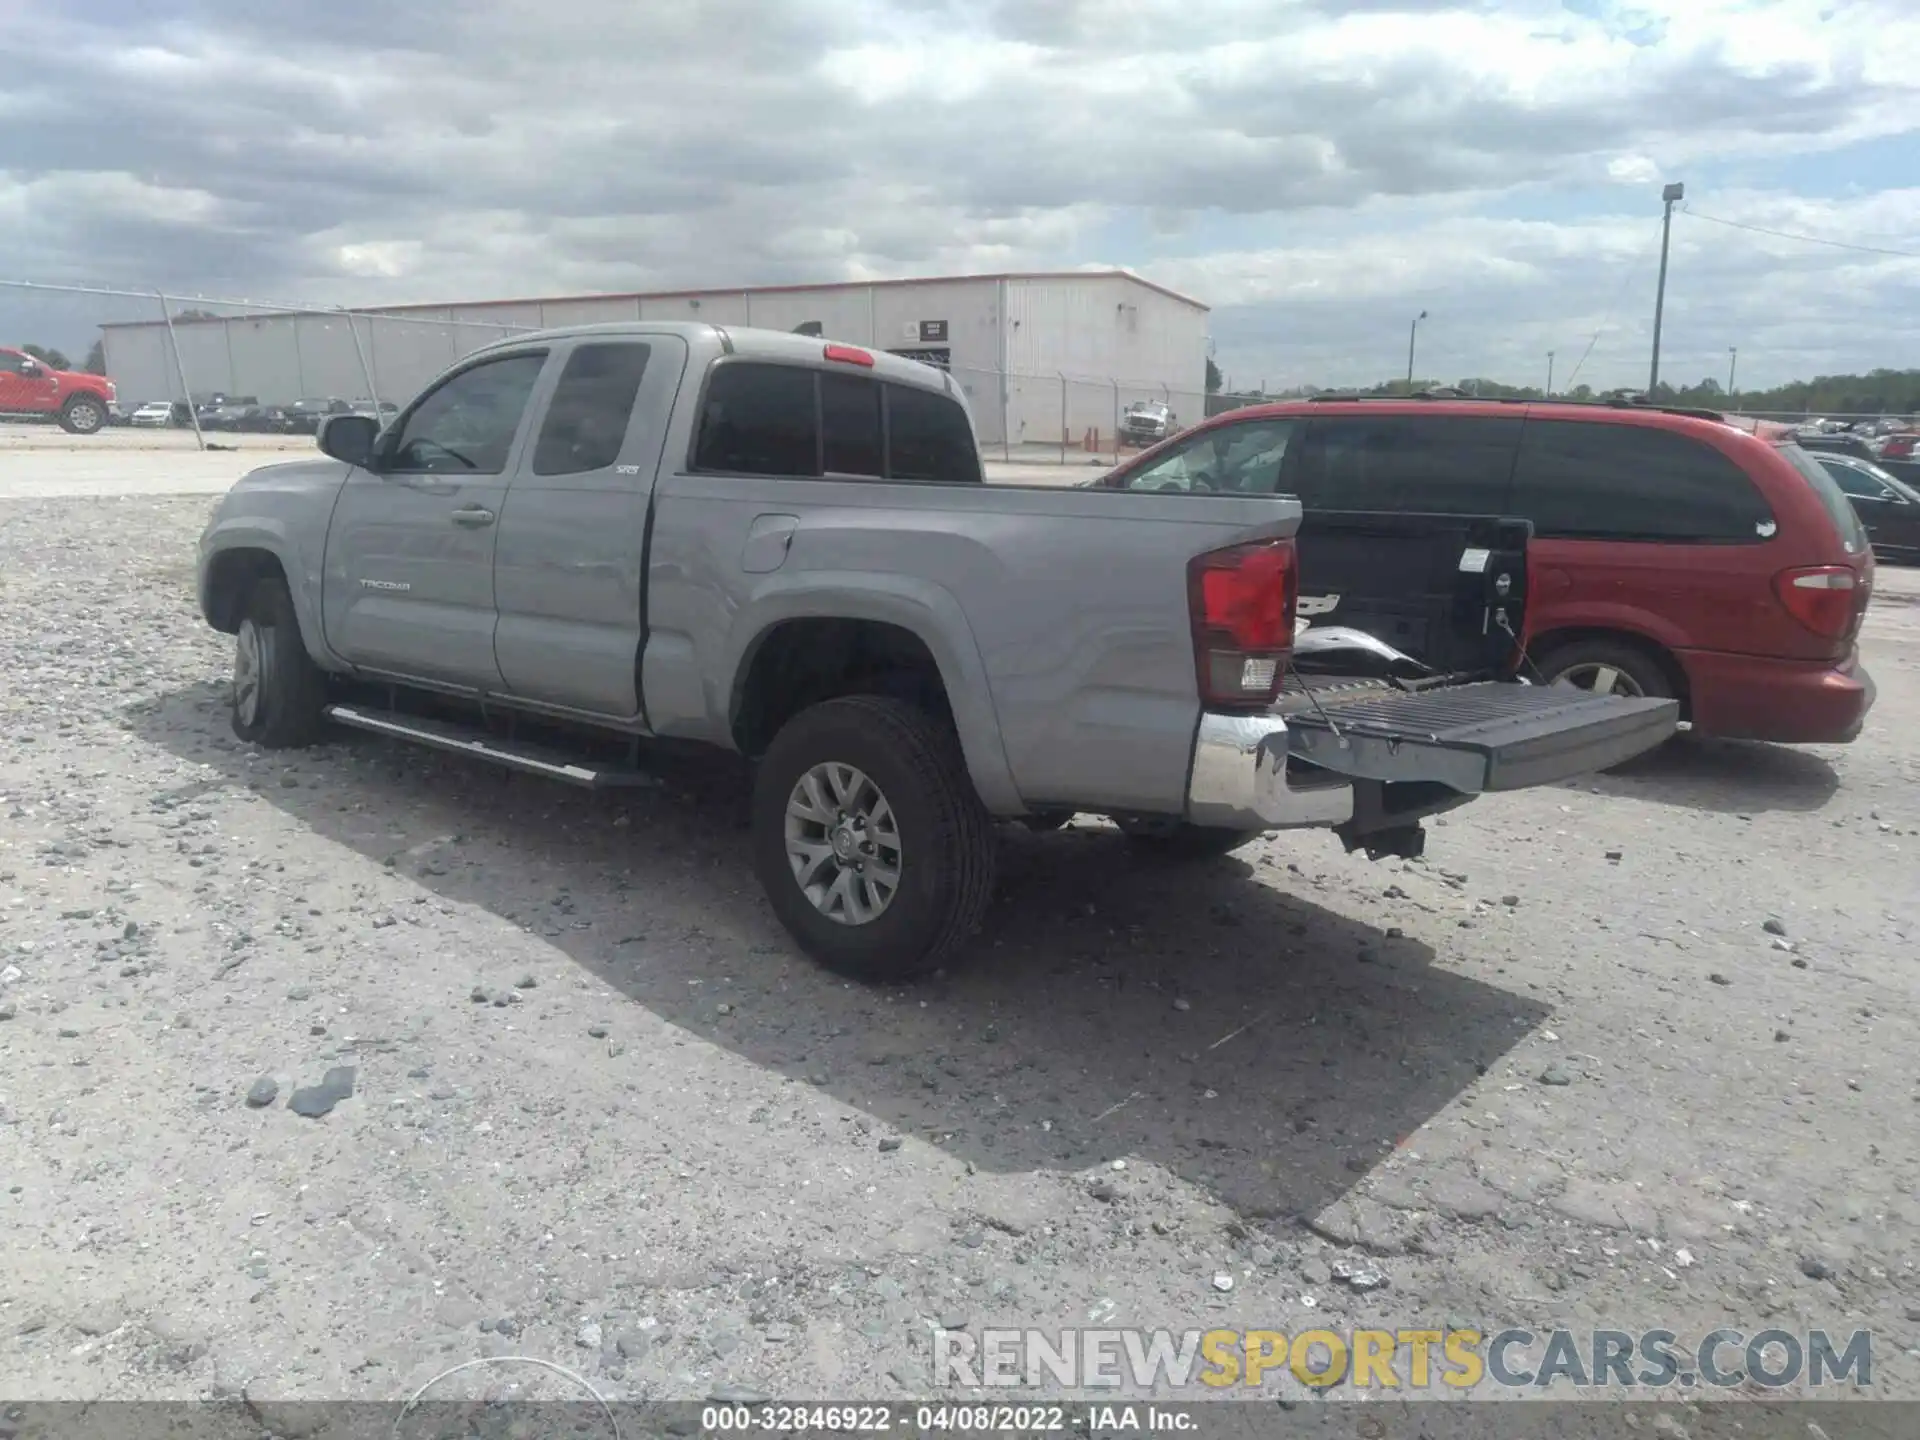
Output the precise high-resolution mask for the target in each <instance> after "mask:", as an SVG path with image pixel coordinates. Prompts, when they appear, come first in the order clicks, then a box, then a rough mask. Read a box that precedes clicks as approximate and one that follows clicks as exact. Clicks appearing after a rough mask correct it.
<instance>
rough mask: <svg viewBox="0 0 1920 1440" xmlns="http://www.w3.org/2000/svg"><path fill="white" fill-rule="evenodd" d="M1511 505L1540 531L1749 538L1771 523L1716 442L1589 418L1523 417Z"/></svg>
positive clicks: (1713, 540) (1698, 539)
mask: <svg viewBox="0 0 1920 1440" xmlns="http://www.w3.org/2000/svg"><path fill="white" fill-rule="evenodd" d="M1811 463H1812V462H1811V461H1809V464H1811ZM1829 483H1831V482H1829ZM1841 503H1842V504H1843V505H1844V504H1845V501H1844V499H1843V500H1842V501H1841ZM1513 511H1514V513H1515V514H1516V515H1523V516H1525V517H1526V518H1527V519H1529V520H1531V521H1533V526H1534V534H1535V535H1537V536H1539V537H1540V538H1541V539H1557V540H1622V541H1634V540H1639V541H1651V542H1664V543H1667V544H1695V545H1738V544H1746V545H1754V544H1759V543H1760V542H1761V541H1764V540H1766V539H1768V538H1770V537H1771V536H1772V535H1773V533H1774V528H1775V520H1774V516H1773V510H1772V508H1771V507H1770V506H1769V505H1768V504H1767V501H1766V497H1765V496H1763V495H1762V494H1761V493H1760V491H1759V489H1758V488H1757V487H1756V486H1755V485H1754V483H1753V481H1752V480H1751V479H1750V478H1749V477H1748V476H1747V473H1746V472H1745V471H1744V470H1742V469H1741V468H1740V467H1739V465H1737V464H1736V463H1734V461H1733V460H1732V459H1730V458H1729V457H1728V456H1727V455H1726V454H1724V453H1723V452H1721V451H1720V450H1718V449H1715V448H1714V447H1713V446H1711V445H1709V444H1707V443H1706V442H1705V441H1703V440H1700V439H1697V438H1695V437H1694V436H1691V435H1685V434H1681V433H1678V432H1676V431H1673V430H1667V429H1663V428H1659V427H1656V426H1652V425H1638V424H1627V423H1618V422H1615V423H1609V422H1606V421H1598V420H1594V421H1589V420H1549V419H1537V418H1529V419H1528V420H1527V422H1526V428H1525V431H1524V432H1523V434H1522V436H1521V441H1520V458H1519V463H1518V465H1517V466H1516V468H1515V471H1514V487H1513Z"/></svg>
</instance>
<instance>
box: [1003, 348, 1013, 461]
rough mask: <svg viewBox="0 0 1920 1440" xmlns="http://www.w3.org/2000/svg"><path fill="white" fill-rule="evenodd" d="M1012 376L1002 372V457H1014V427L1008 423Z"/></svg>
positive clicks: (1008, 458) (1005, 458)
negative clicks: (1008, 396)
mask: <svg viewBox="0 0 1920 1440" xmlns="http://www.w3.org/2000/svg"><path fill="white" fill-rule="evenodd" d="M1011 378H1012V377H1011V376H1010V375H1008V374H1007V372H1006V371H1004V370H1002V371H1001V372H1000V458H1001V459H1002V460H1012V459H1013V427H1012V426H1011V425H1010V424H1009V423H1008V420H1007V415H1008V407H1007V382H1008V381H1009V380H1010V379H1011Z"/></svg>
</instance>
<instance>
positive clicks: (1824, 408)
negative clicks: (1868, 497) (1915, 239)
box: [1207, 361, 1920, 416]
mask: <svg viewBox="0 0 1920 1440" xmlns="http://www.w3.org/2000/svg"><path fill="white" fill-rule="evenodd" d="M1218 378H1219V372H1218V371H1217V370H1216V369H1215V368H1214V365H1213V362H1212V361H1208V362H1207V379H1208V381H1209V383H1210V384H1212V382H1214V381H1215V380H1216V379H1218ZM1213 388H1214V389H1215V390H1218V389H1219V388H1220V387H1219V386H1218V385H1214V386H1213ZM1436 390H1439V391H1453V392H1456V393H1458V394H1460V395H1462V396H1466V397H1474V396H1478V397H1482V398H1485V399H1489V400H1545V399H1547V398H1549V397H1548V395H1547V392H1546V391H1545V390H1544V389H1543V388H1541V387H1540V386H1537V385H1506V384H1502V383H1501V382H1500V381H1498V380H1488V379H1486V378H1484V377H1478V376H1474V377H1468V378H1466V379H1463V380H1456V381H1453V382H1451V383H1449V382H1447V381H1444V380H1422V379H1416V380H1415V381H1414V382H1413V383H1412V384H1411V385H1409V384H1408V383H1407V382H1406V381H1405V380H1383V381H1381V382H1380V383H1379V384H1377V385H1372V386H1367V387H1365V388H1362V389H1359V390H1357V391H1356V390H1354V389H1351V388H1344V389H1343V388H1340V387H1328V386H1321V385H1299V386H1295V387H1293V388H1292V389H1289V390H1283V391H1277V392H1273V393H1263V394H1256V395H1248V394H1245V393H1240V394H1235V395H1232V396H1226V395H1222V397H1221V398H1222V399H1229V400H1232V401H1237V402H1239V403H1240V404H1250V403H1254V402H1257V401H1259V400H1263V399H1265V400H1299V399H1309V398H1311V397H1312V396H1314V395H1321V394H1327V393H1329V392H1330V391H1332V392H1334V393H1339V394H1345V395H1350V394H1356V393H1357V394H1361V395H1378V396H1392V395H1406V394H1408V393H1409V392H1412V393H1420V392H1432V391H1436ZM1623 395H1633V396H1636V397H1638V396H1645V397H1646V398H1647V399H1649V400H1650V401H1651V402H1652V403H1654V404H1656V405H1689V406H1697V407H1700V408H1702V409H1707V410H1723V411H1724V410H1737V411H1743V412H1752V413H1762V414H1765V413H1780V414H1786V415H1898V416H1911V415H1916V414H1920V370H1888V369H1881V370H1870V371H1868V372H1867V373H1866V374H1865V375H1819V376H1816V377H1815V378H1813V379H1812V380H1793V381H1789V382H1788V383H1787V384H1785V385H1776V386H1774V387H1773V388H1772V389H1768V390H1747V389H1741V390H1738V391H1735V392H1732V393H1729V392H1728V390H1727V388H1726V386H1724V385H1722V384H1721V383H1720V382H1719V381H1718V380H1716V379H1714V378H1713V377H1711V376H1709V377H1707V378H1706V379H1704V380H1701V381H1699V382H1698V383H1696V384H1692V385H1674V384H1671V383H1669V382H1668V381H1665V380H1662V381H1661V382H1660V383H1659V385H1657V386H1656V387H1654V389H1653V391H1652V392H1651V393H1649V392H1647V391H1645V390H1641V389H1635V390H1595V389H1594V388H1593V386H1591V385H1588V384H1585V383H1582V384H1579V385H1575V386H1573V387H1572V388H1571V389H1562V388H1558V387H1556V388H1555V390H1554V392H1553V395H1552V397H1551V398H1553V399H1555V400H1576V401H1597V400H1606V399H1609V398H1613V397H1618V396H1623ZM1214 408H1222V407H1219V406H1215V407H1214Z"/></svg>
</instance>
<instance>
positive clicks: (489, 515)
mask: <svg viewBox="0 0 1920 1440" xmlns="http://www.w3.org/2000/svg"><path fill="white" fill-rule="evenodd" d="M495 518H496V517H495V516H494V513H493V511H491V510H489V509H487V508H486V507H485V506H484V505H468V506H466V507H465V508H464V509H460V510H456V511H454V512H453V523H454V524H456V525H465V526H466V527H467V528H468V529H470V530H478V529H479V528H480V527H481V526H483V525H491V524H492V523H493V522H494V519H495Z"/></svg>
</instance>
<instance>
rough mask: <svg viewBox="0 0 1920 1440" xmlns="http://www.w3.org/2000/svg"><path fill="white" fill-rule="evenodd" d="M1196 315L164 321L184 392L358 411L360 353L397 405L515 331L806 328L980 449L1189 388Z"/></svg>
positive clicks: (832, 299)
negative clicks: (939, 403)
mask: <svg viewBox="0 0 1920 1440" xmlns="http://www.w3.org/2000/svg"><path fill="white" fill-rule="evenodd" d="M1003 306H1004V308H1005V322H1006V323H1005V324H1004V326H1003V323H1002V308H1003ZM1206 318H1207V317H1206V313H1205V312H1204V311H1202V310H1199V309H1196V308H1195V307H1193V306H1191V305H1187V304H1184V303H1182V302H1180V301H1178V300H1175V299H1173V298H1172V297H1170V296H1166V295H1162V294H1160V293H1159V292H1157V291H1154V290H1152V289H1149V288H1148V287H1146V286H1143V285H1140V284H1137V283H1135V282H1134V281H1132V280H1129V279H1127V278H1125V277H1121V276H1105V275H1090V276H1088V277H1086V278H1084V279H1080V278H1067V279H1057V278H1033V279H1022V278H1018V277H1016V278H1013V279H1009V280H1004V281H1002V280H998V279H977V280H968V279H960V280H946V281H928V282H926V283H924V284H911V285H876V286H871V287H854V288H847V287H839V286H835V287H830V288H823V289H818V290H789V291H742V290H716V291H710V292H705V293H702V294H699V295H682V296H665V297H660V298H641V299H635V298H634V297H632V296H624V297H622V296H609V297H606V298H591V297H590V298H586V299H573V300H553V301H534V302H525V303H518V302H516V303H510V304H493V303H479V304H472V305H455V306H449V307H446V308H444V309H438V308H436V309H432V310H408V311H401V312H372V313H363V314H361V315H360V316H358V317H357V318H356V319H355V320H354V321H353V322H352V324H351V326H350V325H349V322H348V320H347V318H346V317H345V316H339V315H302V316H298V317H295V316H288V315H272V316H261V317H236V318H233V319H227V320H194V321H180V322H176V324H175V326H174V330H175V333H176V334H177V335H178V336H179V340H180V348H181V357H182V359H183V360H184V362H185V365H186V370H187V378H188V381H189V383H190V385H191V388H192V389H193V390H194V391H195V392H196V393H207V392H211V391H216V390H218V391H224V392H226V393H229V394H240V395H257V396H258V397H259V398H260V399H261V401H262V402H264V403H267V404H285V403H286V402H288V401H291V400H297V399H301V398H303V397H309V396H311V397H328V396H337V397H340V398H342V399H364V398H367V397H368V394H369V389H370V387H369V384H368V380H367V376H366V373H365V371H364V370H363V368H362V358H361V357H362V354H364V356H365V363H366V365H367V366H370V367H371V369H372V372H373V376H372V379H373V386H374V387H377V389H378V393H379V395H380V398H381V399H383V400H396V401H399V402H401V403H404V402H405V401H406V400H407V399H409V398H411V397H412V396H413V395H414V394H416V393H418V392H419V391H420V390H421V389H422V388H423V387H424V386H425V385H426V384H427V383H428V382H429V381H430V380H432V379H433V377H434V376H435V375H437V374H439V373H440V372H441V371H442V370H444V369H445V368H446V367H447V366H449V365H451V364H452V363H453V362H454V361H456V360H457V359H459V358H460V357H461V356H463V355H466V354H469V353H470V352H472V351H474V350H476V349H478V348H480V347H481V346H483V345H488V344H491V343H493V342H494V341H495V340H499V339H505V338H508V337H510V336H512V335H514V334H518V333H522V331H523V330H524V329H538V328H546V327H551V326H559V325H585V324H597V323H603V322H609V321H621V320H629V321H630V320H635V319H642V320H704V321H708V322H710V323H713V324H718V325H735V326H747V325H752V326H761V327H765V328H767V329H773V330H794V329H797V328H798V327H800V326H801V325H804V324H807V323H808V322H814V323H817V324H819V326H820V327H821V330H822V333H823V334H824V335H825V336H826V337H827V338H828V339H834V340H844V341H847V342H848V343H850V344H857V345H871V346H873V347H875V348H876V349H883V350H901V351H919V352H922V353H928V354H934V353H944V356H945V358H946V359H947V361H948V363H949V364H950V365H951V368H952V371H953V374H954V378H955V380H956V381H957V382H958V383H959V384H960V386H961V388H962V389H963V390H965V392H966V394H967V398H968V403H969V404H970V406H971V407H972V409H973V414H974V421H975V425H976V427H977V429H978V431H979V434H980V438H981V440H982V442H983V443H986V444H999V443H1000V442H1001V440H1002V438H1003V436H1004V437H1005V438H1007V439H1009V440H1011V441H1012V442H1013V443H1016V444H1018V443H1022V442H1038V443H1045V444H1057V443H1059V441H1060V439H1061V436H1062V433H1063V429H1064V433H1066V434H1067V435H1068V436H1069V437H1071V438H1073V439H1076V440H1077V439H1078V437H1079V436H1080V435H1081V434H1082V433H1083V432H1084V431H1086V430H1087V429H1097V430H1099V431H1100V432H1101V433H1102V434H1103V435H1107V436H1109V437H1110V436H1111V434H1112V429H1113V422H1114V416H1115V412H1116V409H1117V407H1119V406H1123V405H1124V404H1126V403H1128V402H1129V401H1131V400H1133V399H1137V398H1142V397H1145V396H1149V395H1160V394H1163V393H1171V394H1178V393H1181V392H1184V391H1187V390H1191V391H1194V392H1198V391H1200V389H1201V388H1202V385H1203V379H1204V374H1203V372H1204V368H1205V346H1206V328H1207V327H1206ZM103 333H104V336H105V344H106V358H107V371H108V374H109V375H110V376H111V377H112V378H113V380H114V382H115V383H116V384H117V385H118V386H119V390H120V394H121V395H122V396H124V397H126V398H127V399H128V400H130V401H140V400H148V399H171V398H177V397H178V396H179V394H180V389H181V387H180V384H179V381H178V379H177V377H176V375H175V373H174V366H173V362H172V358H171V356H170V355H169V353H168V350H167V332H166V328H165V327H164V326H162V325H159V324H145V325H125V326H111V327H107V328H106V329H105V330H104V332H103ZM356 336H357V338H358V341H359V347H358V349H356V347H355V339H356ZM1003 372H1010V373H1005V374H1004V375H1003ZM1063 374H1064V375H1065V376H1066V377H1068V378H1067V380H1066V381H1064V382H1063V381H1062V380H1061V378H1060V377H1061V376H1062V375H1063ZM1114 380H1118V381H1120V382H1122V383H1121V384H1120V385H1119V386H1118V387H1116V386H1115V385H1114V384H1113V383H1112V382H1113V381H1114ZM1175 409H1176V410H1177V411H1180V412H1181V419H1182V421H1183V422H1186V423H1191V421H1193V420H1197V419H1199V418H1200V415H1201V407H1200V406H1199V405H1197V404H1195V405H1192V406H1185V405H1182V404H1181V403H1179V402H1178V401H1176V403H1175ZM1188 409H1191V410H1192V414H1191V415H1188V414H1187V413H1186V411H1187V410H1188ZM1003 417H1004V424H1005V429H1004V430H1003V428H1002V426H1003Z"/></svg>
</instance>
